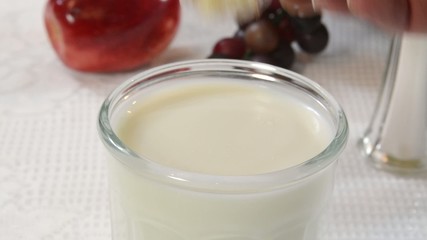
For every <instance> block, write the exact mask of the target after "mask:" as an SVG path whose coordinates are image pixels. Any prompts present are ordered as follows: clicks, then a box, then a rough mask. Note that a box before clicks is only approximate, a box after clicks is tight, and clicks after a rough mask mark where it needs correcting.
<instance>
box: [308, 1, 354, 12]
mask: <svg viewBox="0 0 427 240" xmlns="http://www.w3.org/2000/svg"><path fill="white" fill-rule="evenodd" d="M356 1H357V0H356ZM312 4H313V6H314V8H315V9H326V10H331V11H335V12H348V7H347V2H346V0H312Z"/></svg>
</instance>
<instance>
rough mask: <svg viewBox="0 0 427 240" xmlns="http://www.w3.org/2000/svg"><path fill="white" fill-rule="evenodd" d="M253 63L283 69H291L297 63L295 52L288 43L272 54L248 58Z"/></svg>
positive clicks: (281, 45)
mask: <svg viewBox="0 0 427 240" xmlns="http://www.w3.org/2000/svg"><path fill="white" fill-rule="evenodd" d="M248 59H249V60H251V61H255V62H262V63H268V64H272V65H275V66H278V67H282V68H290V67H291V66H292V64H293V63H294V61H295V52H294V50H293V49H292V47H291V46H290V45H289V44H288V43H285V42H284V43H282V44H280V46H279V47H278V48H277V49H276V50H275V51H274V52H272V53H270V54H255V55H253V56H250V57H249V58H248Z"/></svg>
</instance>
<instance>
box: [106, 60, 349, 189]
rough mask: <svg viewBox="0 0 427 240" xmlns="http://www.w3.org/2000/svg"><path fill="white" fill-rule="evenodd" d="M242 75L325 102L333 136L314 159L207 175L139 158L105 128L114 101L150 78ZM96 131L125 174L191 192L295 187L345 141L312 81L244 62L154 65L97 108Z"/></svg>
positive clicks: (340, 122) (340, 117)
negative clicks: (283, 85) (304, 92)
mask: <svg viewBox="0 0 427 240" xmlns="http://www.w3.org/2000/svg"><path fill="white" fill-rule="evenodd" d="M242 71H243V72H245V71H246V72H248V73H251V74H256V75H257V77H259V78H260V80H264V81H274V82H278V83H280V82H283V81H285V80H283V79H277V78H278V77H282V78H285V79H288V80H291V81H292V82H291V84H292V85H295V86H299V87H302V88H304V89H305V90H309V91H310V93H315V94H316V96H320V97H321V98H322V99H323V100H324V101H325V102H326V103H327V104H328V112H330V111H331V110H332V111H334V115H335V116H334V117H333V118H334V120H335V121H336V123H335V126H336V127H335V133H334V137H333V139H332V141H331V142H330V143H329V144H328V146H327V147H326V148H325V149H324V150H323V151H322V152H320V153H319V154H317V155H316V156H314V157H312V158H310V159H308V160H306V161H304V162H302V163H300V164H298V165H295V166H291V167H289V168H285V169H282V170H278V171H273V172H268V173H261V174H256V175H242V176H240V175H239V176H223V175H209V174H203V173H196V172H188V171H185V170H181V169H175V168H171V167H168V166H164V165H161V164H159V163H157V162H155V161H151V160H149V159H147V158H144V157H142V156H139V155H138V154H136V153H135V152H134V151H132V150H131V149H129V148H128V147H127V146H126V145H125V144H124V143H123V142H122V141H121V140H120V139H119V137H118V136H117V135H116V134H115V133H114V130H113V128H112V126H111V124H110V120H111V119H110V118H111V116H112V114H113V112H114V108H115V107H116V105H117V104H118V103H117V101H118V100H120V99H121V98H122V96H123V94H124V93H126V92H128V91H131V90H132V89H133V88H134V87H136V86H139V84H145V85H146V86H145V87H149V84H150V83H154V84H155V81H156V79H159V78H162V77H165V76H168V75H169V76H170V75H171V74H178V73H187V74H200V73H206V72H210V73H212V74H217V75H220V73H224V72H227V73H228V74H232V73H233V72H234V73H238V72H240V73H241V72H242ZM272 76H274V77H272ZM272 79H274V80H272ZM331 115H332V113H331ZM98 133H99V135H100V138H101V140H102V142H103V143H104V145H105V146H106V148H107V149H108V150H109V152H110V153H111V154H112V155H113V157H114V158H115V160H117V161H119V162H120V163H121V164H123V165H124V166H125V167H128V168H129V170H130V171H135V173H136V174H139V175H142V176H144V177H146V178H149V179H151V180H152V181H157V182H162V183H164V184H168V185H175V186H178V187H181V188H187V189H192V190H196V191H207V192H212V191H219V192H259V191H261V190H262V191H267V190H274V189H278V188H282V187H284V186H288V185H292V184H295V183H298V182H300V181H302V180H303V179H305V178H307V177H309V176H312V175H315V174H316V173H318V172H321V171H322V170H324V169H325V168H327V167H328V166H329V165H331V164H332V163H334V162H335V161H336V160H337V158H338V156H339V155H340V154H341V152H342V151H343V150H344V148H345V145H346V142H347V139H348V123H347V119H346V116H345V113H344V111H343V110H342V108H341V106H340V105H339V104H338V102H337V101H336V100H335V99H334V98H333V97H332V95H331V94H329V93H328V92H327V91H326V90H325V89H323V88H322V87H321V86H320V85H319V84H317V83H316V82H314V81H312V80H310V79H308V78H306V77H304V76H302V75H300V74H298V73H295V72H292V71H290V70H286V69H283V68H279V67H275V66H272V65H269V64H264V63H258V62H251V61H245V60H229V59H203V60H189V61H181V62H175V63H169V64H165V65H161V66H157V67H154V68H151V69H148V70H145V71H142V72H141V73H139V74H136V75H134V76H133V77H131V78H129V79H128V80H126V81H124V82H123V83H122V84H120V85H119V86H118V87H116V88H115V89H114V90H113V91H112V92H111V93H110V94H109V95H108V97H107V98H106V99H105V101H104V102H103V104H102V105H101V109H100V112H99V115H98Z"/></svg>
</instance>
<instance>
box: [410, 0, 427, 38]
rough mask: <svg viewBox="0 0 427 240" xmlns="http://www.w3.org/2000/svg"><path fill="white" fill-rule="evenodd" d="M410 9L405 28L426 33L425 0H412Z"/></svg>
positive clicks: (426, 11)
mask: <svg viewBox="0 0 427 240" xmlns="http://www.w3.org/2000/svg"><path fill="white" fill-rule="evenodd" d="M410 9H411V12H410V14H409V16H408V28H407V30H408V31H412V32H425V33H427V1H422V0H412V1H410Z"/></svg>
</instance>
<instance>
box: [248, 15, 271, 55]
mask: <svg viewBox="0 0 427 240" xmlns="http://www.w3.org/2000/svg"><path fill="white" fill-rule="evenodd" d="M245 42H246V46H248V48H250V49H252V50H253V51H254V52H255V53H269V52H271V51H273V50H274V49H275V48H276V47H277V45H278V43H279V35H278V32H277V29H276V28H275V27H274V25H273V24H272V23H270V22H269V21H267V20H265V19H261V20H259V21H257V22H253V23H251V24H250V25H249V26H248V27H247V28H246V31H245Z"/></svg>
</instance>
